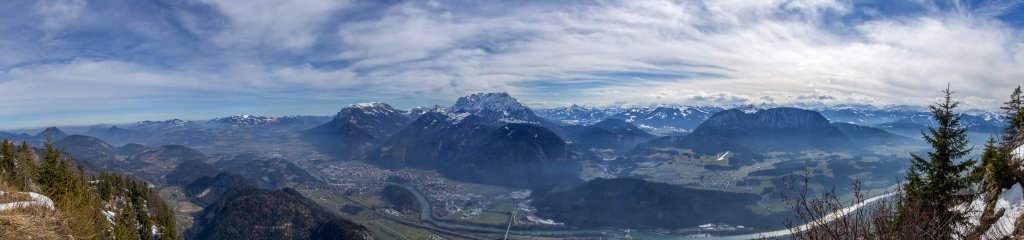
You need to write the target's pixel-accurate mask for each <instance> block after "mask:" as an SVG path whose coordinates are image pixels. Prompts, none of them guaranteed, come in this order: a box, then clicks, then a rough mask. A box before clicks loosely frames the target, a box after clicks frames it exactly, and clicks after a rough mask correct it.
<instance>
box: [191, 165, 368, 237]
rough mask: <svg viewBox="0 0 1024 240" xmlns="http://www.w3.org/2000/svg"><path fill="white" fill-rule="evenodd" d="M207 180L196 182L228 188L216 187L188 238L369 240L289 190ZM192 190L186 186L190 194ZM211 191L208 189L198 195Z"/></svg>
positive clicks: (359, 228) (353, 226) (349, 224)
mask: <svg viewBox="0 0 1024 240" xmlns="http://www.w3.org/2000/svg"><path fill="white" fill-rule="evenodd" d="M218 177H221V176H218ZM208 179H209V178H204V179H201V180H200V181H210V182H222V183H221V184H227V185H229V186H220V187H223V189H226V190H221V191H220V194H219V195H220V197H219V198H217V200H216V201H213V202H210V203H209V204H208V205H206V208H205V210H204V211H203V212H202V213H200V214H199V216H198V217H197V218H196V220H197V222H196V224H195V225H194V226H195V227H193V228H191V229H189V231H188V232H187V233H186V234H187V235H188V236H190V237H191V238H194V239H372V237H371V236H370V235H369V233H368V232H367V231H366V229H365V228H364V227H362V226H360V225H358V224H356V223H353V222H351V221H348V220H345V219H342V218H339V217H337V216H335V215H333V214H332V213H330V212H329V211H327V210H325V209H323V208H322V207H321V206H319V205H317V204H316V203H315V202H313V201H312V200H309V199H308V198H305V197H303V196H302V194H300V193H299V192H296V191H295V190H293V189H291V188H284V189H281V190H264V189H258V188H253V187H245V186H244V185H245V184H244V183H237V182H230V181H229V182H223V181H217V180H208ZM200 181H197V182H198V183H197V184H193V185H200V183H202V182H200ZM236 183H237V184H238V185H235V186H230V185H233V184H236ZM195 187H198V186H190V188H192V189H193V191H194V190H195V189H194V188H195ZM211 191H212V190H209V187H208V188H206V189H204V190H202V191H199V193H200V194H210V192H211Z"/></svg>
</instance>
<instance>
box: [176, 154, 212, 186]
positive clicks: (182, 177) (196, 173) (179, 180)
mask: <svg viewBox="0 0 1024 240" xmlns="http://www.w3.org/2000/svg"><path fill="white" fill-rule="evenodd" d="M216 175H217V169H216V168H214V167H213V165H210V164H209V163H206V162H204V161H201V160H186V161H184V162H181V163H180V164H178V166H177V167H174V170H171V172H170V173H167V175H165V176H164V181H165V182H167V184H168V185H175V186H187V185H188V184H191V183H192V182H195V181H196V180H198V179H200V178H203V177H213V176H216Z"/></svg>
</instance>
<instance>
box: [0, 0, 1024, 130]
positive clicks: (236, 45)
mask: <svg viewBox="0 0 1024 240" xmlns="http://www.w3.org/2000/svg"><path fill="white" fill-rule="evenodd" d="M1021 3H1022V1H928V0H889V1H887V0H863V1H860V0H857V1H838V0H790V1H782V0H775V1H752V0H722V1H655V0H650V1H646V0H641V1H634V0H626V1H515V2H513V1H345V0H290V1H285V0H152V1H134V0H95V1H90V0H40V1H2V2H0V36H2V37H0V129H9V128H21V127H34V126H46V125H68V124H89V123H120V122H131V121H138V120H146V119H154V120H159V119H169V118H185V119H206V118H212V117H217V116H225V115H235V114H259V115H289V114H316V115H331V114H333V113H334V112H336V111H337V110H338V109H339V108H341V107H342V106H344V105H346V104H349V103H354V102H364V101H382V102H388V103H392V104H393V105H396V106H397V107H400V108H408V107H412V106H419V105H422V106H426V105H433V104H445V105H447V104H451V103H452V102H454V100H455V98H457V97H458V96H461V95H466V94H469V93H474V92H491V91H506V92H509V93H511V94H513V95H514V96H516V97H517V98H519V99H520V101H522V102H525V103H527V104H529V105H531V106H534V107H551V106H562V105H568V104H572V103H577V104H586V105H616V104H641V105H644V104H678V105H705V104H708V105H721V106H729V105H735V104H759V103H771V104H780V105H791V104H820V105H836V104H851V103H856V104H871V105H887V104H909V105H924V104H928V103H930V102H932V101H934V98H935V97H936V96H937V95H938V91H939V89H940V88H942V87H944V86H945V85H946V84H947V83H949V84H951V85H952V86H953V88H954V89H955V90H957V91H958V96H959V97H961V98H962V100H963V101H964V102H965V104H966V105H967V106H968V107H972V108H983V109H994V108H995V107H996V106H997V104H998V103H999V102H1001V101H1002V99H1003V98H1005V97H1006V95H1008V93H1009V90H1008V89H1009V88H1011V87H1013V86H1016V85H1018V84H1021V83H1022V82H1024V81H1022V79H1024V66H1022V64H1021V61H1024V60H1022V59H1024V36H1022V32H1021V28H1022V27H1024V8H1022V7H1021Z"/></svg>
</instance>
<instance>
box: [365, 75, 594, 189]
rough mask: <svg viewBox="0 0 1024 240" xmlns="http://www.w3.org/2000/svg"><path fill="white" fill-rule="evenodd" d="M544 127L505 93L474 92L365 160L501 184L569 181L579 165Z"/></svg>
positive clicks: (427, 117)
mask: <svg viewBox="0 0 1024 240" xmlns="http://www.w3.org/2000/svg"><path fill="white" fill-rule="evenodd" d="M537 121H540V122H537ZM545 124H546V125H551V124H550V123H549V122H547V121H546V120H543V119H540V118H539V117H537V116H536V115H534V114H533V112H532V110H530V109H529V108H527V107H525V106H522V105H521V104H519V103H518V101H516V100H515V99H514V98H511V97H510V96H508V94H505V93H491V94H474V95H470V96H466V97H462V98H459V100H458V101H457V102H456V104H455V105H454V106H453V107H451V108H450V109H449V111H446V112H441V111H430V112H427V113H424V114H422V115H421V116H420V117H419V118H417V119H416V120H415V121H413V122H412V123H410V124H409V125H408V126H407V127H406V128H404V129H402V131H400V132H398V133H396V134H394V135H393V136H391V137H390V138H388V139H387V140H386V141H384V142H383V143H382V144H380V146H378V147H376V148H374V149H373V150H372V151H370V152H369V153H368V154H367V157H366V160H367V161H368V162H371V163H375V164H378V165H382V166H386V167H415V168H424V169H436V170H438V171H439V172H441V173H442V174H445V175H447V176H449V177H451V178H455V179H461V180H466V181H474V182H485V183H493V184H502V185H517V186H530V185H535V184H541V183H542V182H549V183H550V182H557V181H565V180H570V181H571V179H573V178H574V177H573V176H574V174H575V172H576V171H577V170H578V168H579V163H578V162H577V160H574V158H573V157H572V156H571V155H572V154H571V153H570V152H569V151H567V150H566V144H565V140H563V139H562V138H561V137H560V136H559V134H558V133H556V132H553V131H551V130H549V128H546V127H543V126H545Z"/></svg>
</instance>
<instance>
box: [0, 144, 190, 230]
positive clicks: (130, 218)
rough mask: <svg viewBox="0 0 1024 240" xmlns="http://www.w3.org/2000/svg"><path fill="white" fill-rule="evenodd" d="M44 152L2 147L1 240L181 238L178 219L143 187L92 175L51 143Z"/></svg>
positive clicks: (119, 178) (23, 146)
mask: <svg viewBox="0 0 1024 240" xmlns="http://www.w3.org/2000/svg"><path fill="white" fill-rule="evenodd" d="M43 146H44V148H43V149H34V148H32V147H30V146H29V145H28V144H26V143H24V142H23V143H20V144H19V143H15V142H11V141H8V140H6V139H5V140H2V142H0V191H3V194H0V206H5V207H0V233H3V234H4V235H5V236H0V238H2V239H7V238H8V237H13V236H17V238H27V239H33V238H35V239H181V238H182V237H181V235H180V234H179V229H178V227H177V224H176V223H175V221H174V214H173V213H172V212H171V210H170V208H169V207H168V206H167V205H166V203H165V202H164V201H163V200H162V199H161V198H160V196H159V195H158V194H156V192H154V191H153V190H152V189H150V188H149V186H148V185H147V184H146V183H145V182H142V181H136V180H133V179H131V178H129V177H126V176H121V175H117V174H113V173H100V174H98V175H88V174H86V173H85V171H84V169H83V168H82V167H81V166H80V165H77V164H76V163H75V161H74V160H73V159H71V158H68V157H67V156H65V155H64V154H63V153H62V151H61V150H60V149H58V148H55V147H54V146H53V144H52V143H50V142H49V141H47V142H45V143H44V144H43ZM22 196H29V197H22Z"/></svg>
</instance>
